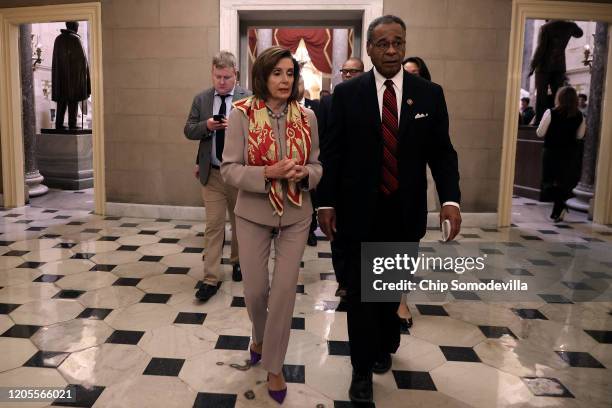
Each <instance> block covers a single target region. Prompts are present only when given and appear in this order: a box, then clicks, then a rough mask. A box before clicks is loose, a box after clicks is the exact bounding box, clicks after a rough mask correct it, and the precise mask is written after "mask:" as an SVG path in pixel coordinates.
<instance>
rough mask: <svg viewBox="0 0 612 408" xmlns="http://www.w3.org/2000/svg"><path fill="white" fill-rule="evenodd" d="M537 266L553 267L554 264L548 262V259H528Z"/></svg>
mask: <svg viewBox="0 0 612 408" xmlns="http://www.w3.org/2000/svg"><path fill="white" fill-rule="evenodd" d="M528 261H529V262H531V263H532V264H533V265H535V266H553V265H554V263H552V262H550V261H548V260H546V259H528Z"/></svg>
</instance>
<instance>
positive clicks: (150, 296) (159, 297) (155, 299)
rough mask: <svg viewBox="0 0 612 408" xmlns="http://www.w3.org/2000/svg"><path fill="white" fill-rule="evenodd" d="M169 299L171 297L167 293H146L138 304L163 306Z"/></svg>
mask: <svg viewBox="0 0 612 408" xmlns="http://www.w3.org/2000/svg"><path fill="white" fill-rule="evenodd" d="M171 297H172V295H171V294H168V293H147V294H145V295H144V296H143V298H142V299H141V300H140V303H164V304H165V303H167V302H168V301H169V300H170V298H171Z"/></svg>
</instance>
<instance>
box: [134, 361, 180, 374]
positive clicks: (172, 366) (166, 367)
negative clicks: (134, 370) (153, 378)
mask: <svg viewBox="0 0 612 408" xmlns="http://www.w3.org/2000/svg"><path fill="white" fill-rule="evenodd" d="M184 363H185V360H184V359H182V358H158V357H153V358H152V359H151V361H150V362H149V365H148V366H147V368H145V370H144V372H143V373H142V374H143V375H164V376H168V377H178V375H179V373H180V372H181V368H183V364H184Z"/></svg>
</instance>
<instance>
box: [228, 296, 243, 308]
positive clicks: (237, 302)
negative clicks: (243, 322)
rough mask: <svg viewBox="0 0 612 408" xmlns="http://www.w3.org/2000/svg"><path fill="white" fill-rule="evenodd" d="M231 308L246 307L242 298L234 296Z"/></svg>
mask: <svg viewBox="0 0 612 408" xmlns="http://www.w3.org/2000/svg"><path fill="white" fill-rule="evenodd" d="M230 306H231V307H246V303H244V297H242V296H234V298H233V299H232V304H231V305H230Z"/></svg>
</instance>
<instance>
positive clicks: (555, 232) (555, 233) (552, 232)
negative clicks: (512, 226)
mask: <svg viewBox="0 0 612 408" xmlns="http://www.w3.org/2000/svg"><path fill="white" fill-rule="evenodd" d="M538 232H539V233H540V234H544V235H558V234H559V233H558V232H557V231H555V230H538Z"/></svg>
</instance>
